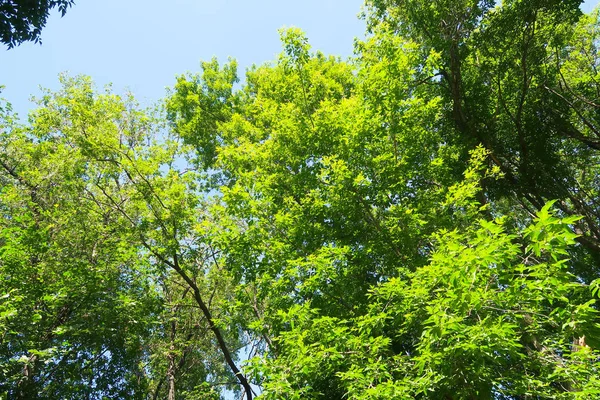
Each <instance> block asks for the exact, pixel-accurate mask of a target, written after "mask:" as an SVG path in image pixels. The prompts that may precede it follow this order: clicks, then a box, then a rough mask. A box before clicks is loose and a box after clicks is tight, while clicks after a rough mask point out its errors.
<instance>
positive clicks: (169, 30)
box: [0, 0, 364, 117]
mask: <svg viewBox="0 0 600 400" xmlns="http://www.w3.org/2000/svg"><path fill="white" fill-rule="evenodd" d="M362 2H363V0H305V1H301V2H300V1H282V0H255V1H248V0H170V1H164V0H104V1H91V0H87V1H85V0H76V5H75V6H74V7H73V8H72V9H70V10H69V11H68V12H67V14H66V15H65V17H64V18H60V17H59V15H52V16H51V18H50V20H49V21H48V24H47V26H46V28H45V29H44V30H43V32H42V41H43V44H42V45H41V46H39V45H35V44H32V43H25V44H22V45H21V46H19V47H17V48H15V49H12V50H9V51H3V50H0V85H4V86H6V89H5V90H4V92H3V93H2V94H1V95H0V96H1V97H4V98H6V99H8V100H9V101H10V102H11V103H13V106H14V108H15V110H16V111H18V112H19V114H24V113H26V111H27V110H28V109H29V108H30V107H31V104H30V103H29V102H28V99H29V97H30V96H31V95H32V94H38V93H39V89H38V87H39V86H40V85H41V86H43V87H46V88H52V89H53V88H57V87H58V78H57V76H58V74H59V73H61V72H64V71H68V72H69V73H70V74H73V75H75V74H86V75H90V76H91V77H92V78H93V79H94V80H95V81H96V82H97V83H98V84H99V85H104V84H106V83H109V82H111V83H113V84H114V90H115V91H117V92H122V91H123V90H125V89H130V90H131V91H132V92H133V93H134V94H135V95H136V97H137V98H138V99H140V100H141V101H142V102H143V103H146V104H148V103H151V102H153V101H156V100H158V99H160V98H161V97H163V96H164V95H165V87H167V86H172V85H173V84H174V83H175V75H177V74H181V73H184V72H187V71H192V72H196V71H198V70H199V65H200V60H208V59H210V58H212V57H213V56H216V57H218V58H219V60H221V61H226V60H227V57H229V56H232V57H234V58H236V59H237V60H238V62H239V64H240V71H244V69H245V68H246V67H248V66H250V65H252V64H260V63H262V62H264V61H268V60H272V59H274V58H275V57H276V55H277V54H278V53H279V52H280V49H281V47H280V43H279V35H278V32H277V30H278V29H279V28H281V27H282V26H298V27H300V28H302V29H303V30H304V31H305V32H306V33H307V35H308V36H309V38H310V40H311V43H312V45H313V46H314V48H317V49H320V50H322V51H324V52H326V53H332V54H337V55H342V56H349V55H351V54H352V47H353V38H354V37H356V36H360V35H362V33H363V31H364V27H363V26H364V25H363V21H360V20H359V19H358V18H357V17H356V16H357V14H358V13H359V12H360V9H361V6H362ZM21 116H22V117H23V115H21Z"/></svg>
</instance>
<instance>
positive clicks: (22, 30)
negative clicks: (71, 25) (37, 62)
mask: <svg viewBox="0 0 600 400" xmlns="http://www.w3.org/2000/svg"><path fill="white" fill-rule="evenodd" d="M73 4H75V1H74V0H1V1H0V40H2V43H3V44H5V45H6V46H8V48H9V49H10V48H12V47H15V46H18V45H19V44H21V43H23V42H28V41H34V42H36V43H38V42H40V41H41V33H42V29H43V28H44V26H46V21H47V20H48V16H49V15H50V11H51V10H52V9H53V8H58V11H59V12H60V14H61V15H62V16H64V15H65V14H66V13H67V10H68V9H69V7H71V6H72V5H73Z"/></svg>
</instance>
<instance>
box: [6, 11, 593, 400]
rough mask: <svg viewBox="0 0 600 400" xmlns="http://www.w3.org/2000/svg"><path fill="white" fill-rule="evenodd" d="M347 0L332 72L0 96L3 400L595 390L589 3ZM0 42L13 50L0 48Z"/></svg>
mask: <svg viewBox="0 0 600 400" xmlns="http://www.w3.org/2000/svg"><path fill="white" fill-rule="evenodd" d="M580 3H581V1H579V0H569V1H560V0H536V1H517V0H505V1H503V2H502V3H501V4H496V2H495V1H490V0H483V1H481V0H452V1H450V0H436V1H433V2H432V1H424V0H367V2H366V4H365V8H364V15H363V19H364V21H365V24H366V30H367V35H366V36H365V39H364V40H357V41H356V44H355V55H354V57H352V58H350V59H348V60H342V59H340V58H338V57H333V56H328V55H325V54H323V53H321V52H319V51H314V50H312V49H311V47H310V44H309V41H308V38H307V37H306V36H305V34H304V33H303V32H302V31H301V30H299V29H296V28H289V29H282V30H281V31H280V36H281V43H282V52H281V54H280V55H279V57H278V58H277V59H276V60H274V61H272V62H268V63H265V64H262V65H258V66H253V67H252V68H249V69H248V70H247V71H245V74H244V75H243V76H240V74H239V72H238V67H237V63H236V61H235V60H233V59H231V60H229V61H228V62H225V63H222V62H219V61H218V60H216V59H213V60H210V61H205V62H203V63H202V65H201V70H200V72H198V73H195V74H192V73H188V74H183V75H180V76H178V77H177V78H176V83H175V84H174V86H173V88H171V90H170V91H169V93H168V95H167V97H166V98H165V99H164V101H162V102H161V103H160V104H159V106H158V107H152V108H145V107H142V106H140V105H139V103H138V102H137V101H136V100H135V98H134V97H133V95H130V94H128V95H120V94H117V93H114V92H112V91H111V90H110V89H99V88H97V87H96V85H95V84H94V83H93V81H92V79H91V78H90V77H86V76H68V75H61V77H60V82H61V88H60V89H59V90H56V91H49V90H48V91H45V92H44V93H43V95H42V96H40V97H39V98H37V100H36V108H35V109H34V110H33V111H32V112H31V113H30V115H29V119H28V121H27V122H23V121H21V120H19V119H18V118H17V117H16V116H15V115H14V114H13V112H12V110H11V106H10V104H9V103H8V102H7V101H2V102H1V103H0V276H1V277H2V279H1V280H0V399H4V398H6V399H169V400H175V399H181V400H183V399H212V400H216V399H229V398H233V397H235V398H239V399H245V400H252V399H253V398H260V399H265V400H269V399H273V400H276V399H327V400H330V399H340V400H341V399H352V400H358V399H361V400H363V399H364V400H367V399H369V400H375V399H381V400H384V399H444V400H459V399H490V400H491V399H506V400H508V399H511V400H512V399H514V400H524V399H596V398H600V378H599V377H600V361H599V360H600V317H599V314H598V298H599V297H600V74H599V72H598V69H599V68H600V55H599V44H600V14H599V12H598V11H597V10H596V11H594V12H592V13H591V14H583V13H582V12H581V11H580V9H579V6H580ZM11 40H13V39H11Z"/></svg>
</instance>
